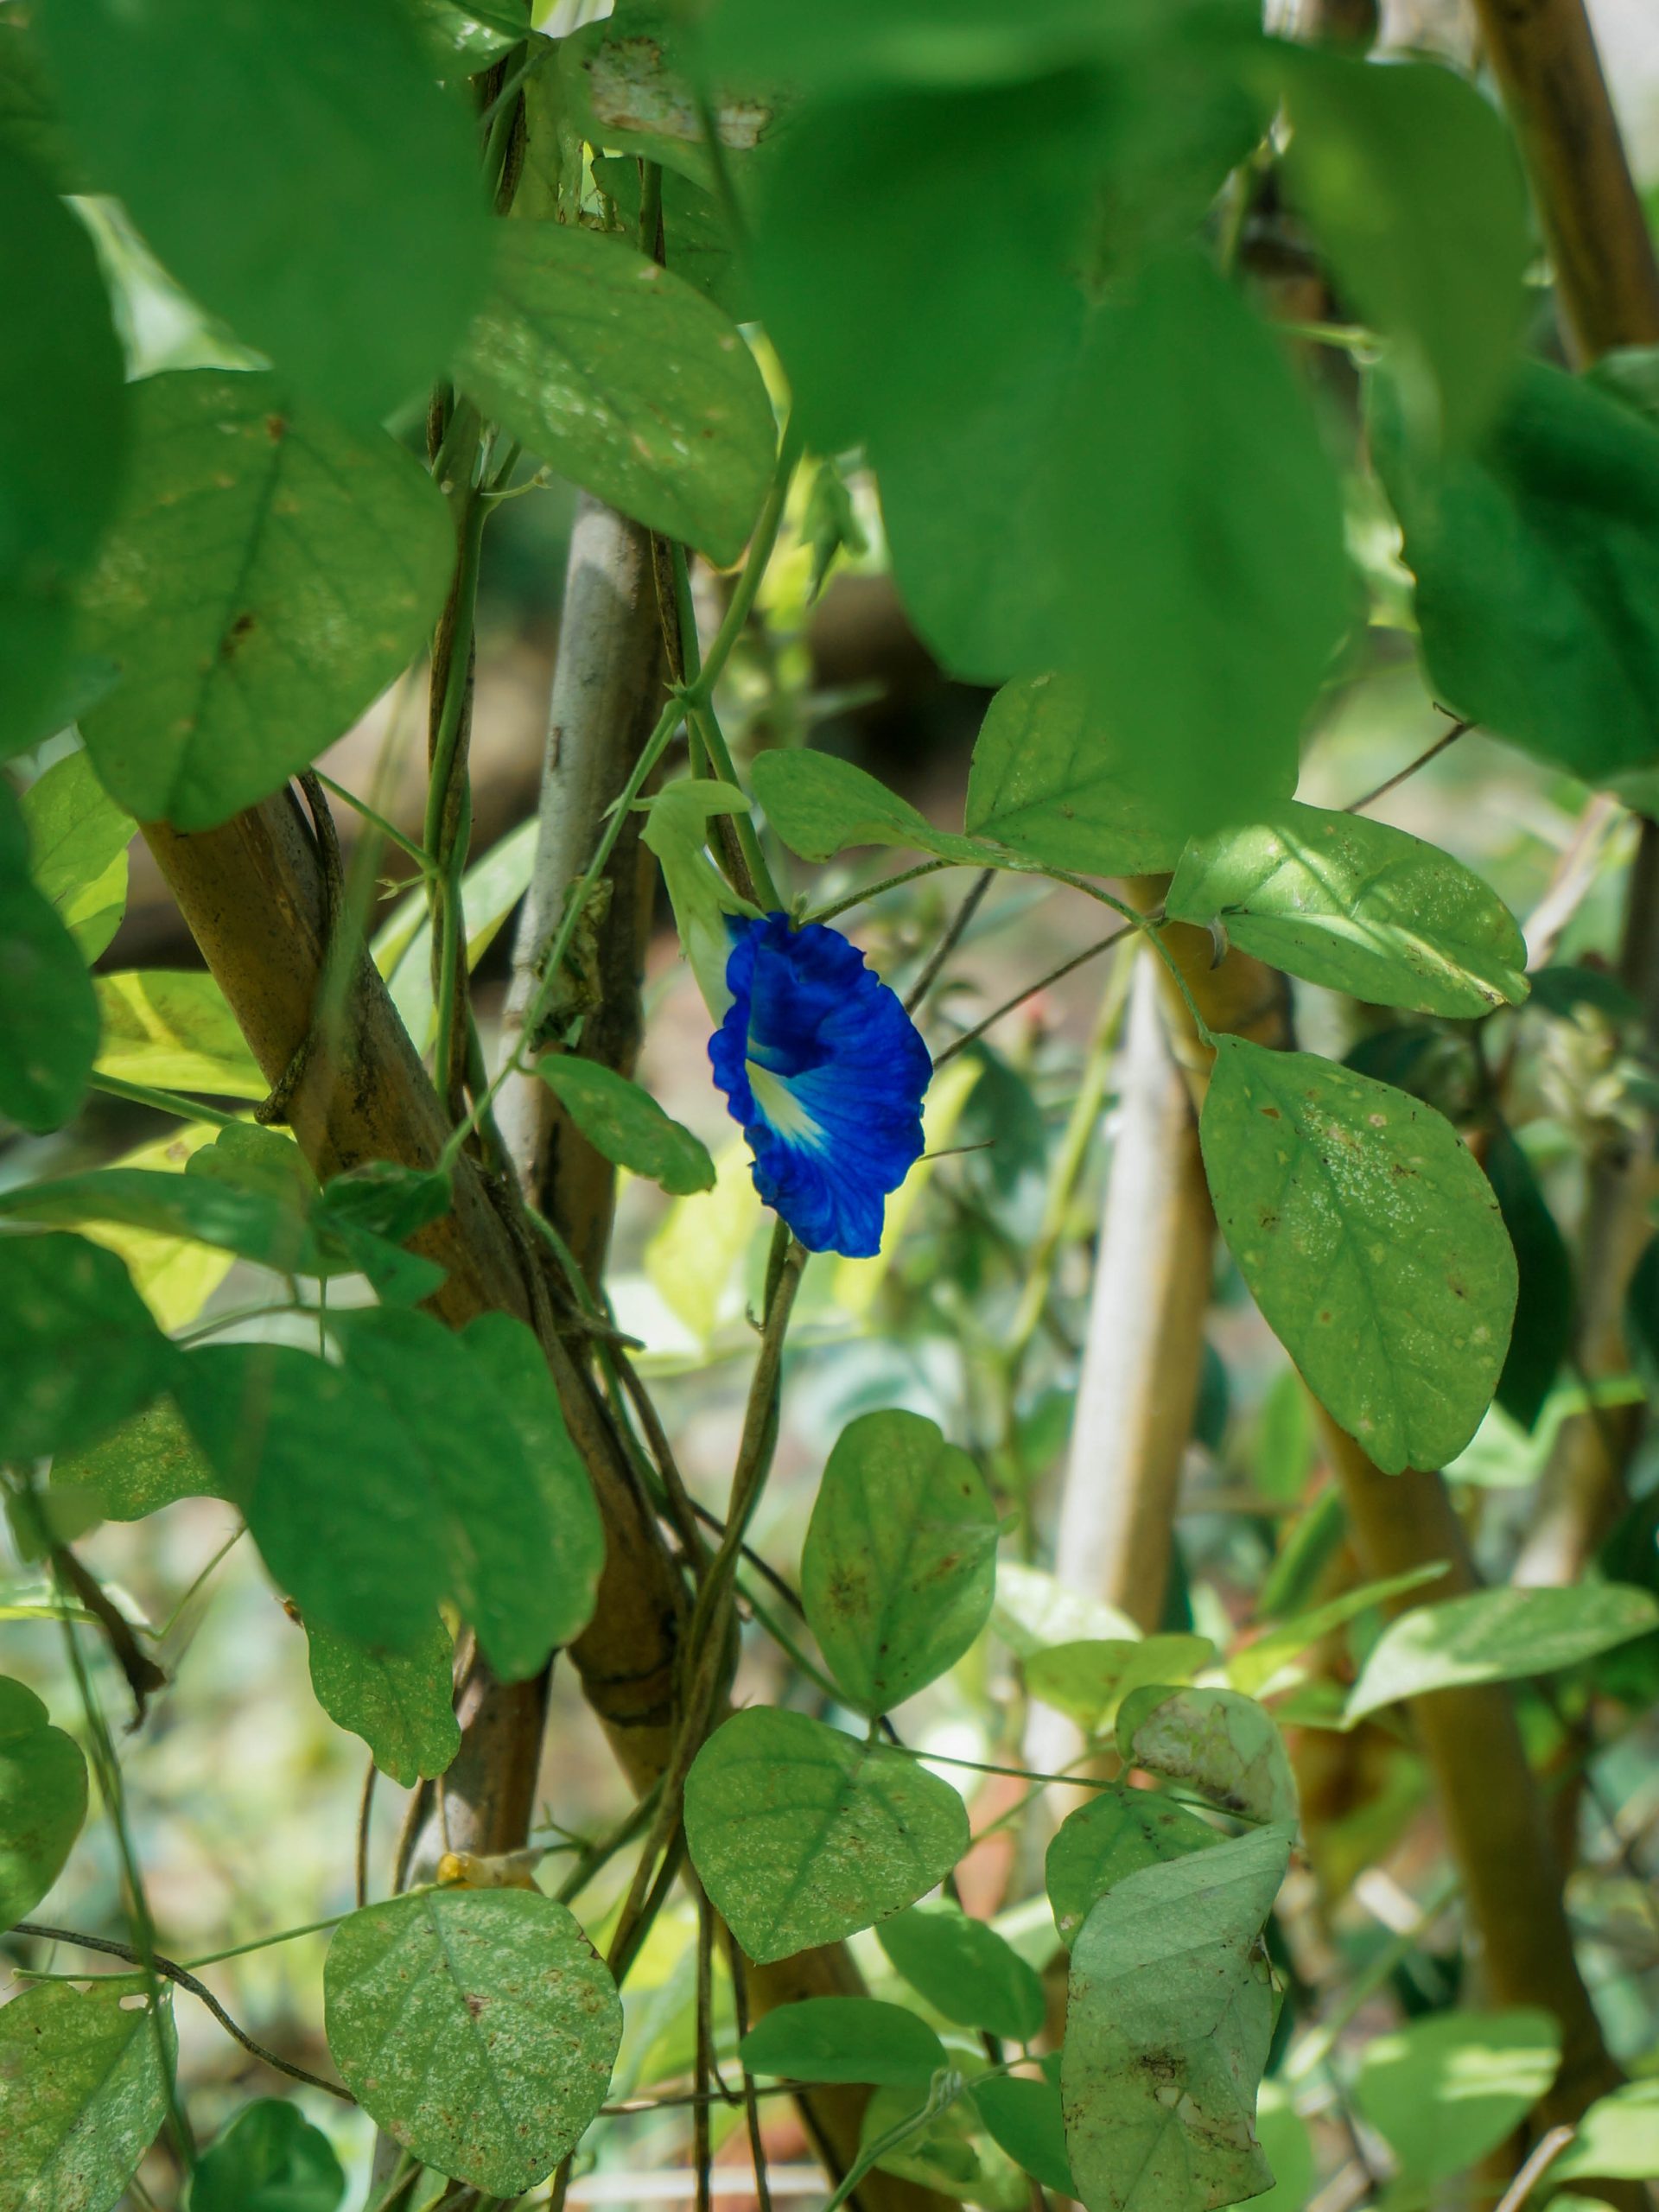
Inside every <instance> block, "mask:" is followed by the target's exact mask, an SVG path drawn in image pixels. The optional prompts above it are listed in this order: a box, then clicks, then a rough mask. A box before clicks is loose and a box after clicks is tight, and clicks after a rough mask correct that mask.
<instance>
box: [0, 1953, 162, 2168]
mask: <svg viewBox="0 0 1659 2212" xmlns="http://www.w3.org/2000/svg"><path fill="white" fill-rule="evenodd" d="M158 2026H159V2031H160V2032H159V2035H158V2032H157V2030H158ZM158 2044H162V2045H164V2046H165V2049H166V2051H167V2059H166V2064H167V2067H168V2069H169V2070H170V2069H171V2067H172V2065H173V2061H174V2053H175V2048H176V2044H175V2036H174V2031H173V2010H172V2006H171V2005H170V2003H169V2002H168V1996H167V1994H166V1993H165V1992H164V1993H163V1995H162V2014H161V2019H160V2022H159V2023H157V2022H156V2020H155V2019H154V2018H152V2017H151V2014H150V2011H149V2003H148V2001H147V2000H146V1999H144V1993H143V1982H142V1981H140V1980H136V1979H134V1978H132V1977H130V1976H129V1975H125V1974H111V1975H109V1976H107V1977H106V1978H105V1979H104V1980H99V1981H95V1982H94V1983H93V1984H92V1986H91V1987H90V1988H89V1989H86V1990H84V1991H83V1990H79V1989H77V1988H75V1987H74V1986H73V1984H72V1983H70V1982H65V1981H56V1982H44V1983H42V1984H41V1985H40V1986H38V1987H36V1988H34V1989H27V1990H25V1991H24V1992H23V1993H22V1996H21V1997H14V1998H13V1999H12V2000H11V2001H10V2004H8V2005H5V2006H4V2007H3V2008H0V2204H3V2205H4V2206H6V2207H7V2208H8V2212H13V2208H16V2212H23V2208H25V2207H27V2208H28V2212H35V2208H36V2207H39V2208H40V2212H48V2208H49V2209H50V2212H94V2208H95V2207H99V2208H102V2207H107V2206H109V2205H112V2204H113V2203H114V2202H116V2200H117V2198H118V2197H119V2196H120V2195H121V2193H122V2191H123V2190H124V2189H125V2188H126V2186H127V2183H129V2182H130V2180H131V2178H132V2177H133V2175H134V2174H135V2173H136V2172H137V2170H138V2161H139V2160H140V2159H141V2158H143V2155H144V2152H146V2151H147V2150H148V2149H149V2145H151V2143H152V2142H153V2141H154V2140H155V2139H156V2130H157V2129H158V2128H159V2127H160V2126H161V2124H162V2115H163V2114H164V2113H165V2112H166V2110H167V2082H166V2075H164V2073H163V2071H162V2051H161V2049H160V2048H158Z"/></svg>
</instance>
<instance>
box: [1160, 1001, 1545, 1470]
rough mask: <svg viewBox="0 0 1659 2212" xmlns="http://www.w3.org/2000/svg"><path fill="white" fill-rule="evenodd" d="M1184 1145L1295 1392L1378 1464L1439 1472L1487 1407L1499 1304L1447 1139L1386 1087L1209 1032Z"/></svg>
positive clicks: (1491, 1265)
mask: <svg viewBox="0 0 1659 2212" xmlns="http://www.w3.org/2000/svg"><path fill="white" fill-rule="evenodd" d="M1199 1135H1200V1137H1201V1139H1202V1141H1203V1146H1204V1164H1205V1173H1207V1174H1208V1176H1209V1179H1210V1191H1211V1196H1212V1197H1213V1198H1214V1199H1215V1202H1216V1217H1217V1220H1218V1221H1219V1223H1220V1224H1221V1230H1222V1234H1223V1235H1224V1236H1225V1237H1226V1239H1227V1243H1228V1245H1229V1247H1230V1249H1231V1251H1232V1255H1233V1257H1234V1258H1235V1259H1236V1261H1237V1262H1238V1264H1239V1268H1240V1270H1241V1272H1242V1273H1243V1277H1244V1280H1245V1281H1246V1282H1247V1283H1248V1284H1249V1287H1250V1289H1251V1290H1252V1292H1253V1293H1254V1294H1255V1301H1256V1304H1257V1305H1258V1306H1260V1307H1261V1308H1262V1313H1263V1314H1264V1315H1265V1317H1266V1319H1267V1321H1268V1325H1269V1326H1270V1327H1271V1328H1272V1329H1273V1331H1274V1334H1275V1335H1276V1336H1277V1337H1278V1338H1279V1339H1280V1341H1281V1343H1282V1344H1283V1345H1284V1347H1285V1349H1286V1351H1288V1352H1289V1354H1290V1356H1291V1357H1292V1358H1293V1359H1294V1361H1295V1362H1296V1364H1297V1365H1298V1367H1300V1370H1301V1371H1302V1374H1303V1376H1305V1378H1306V1382H1307V1384H1308V1387H1309V1388H1310V1389H1312V1390H1313V1392H1314V1394H1315V1395H1316V1396H1317V1397H1318V1398H1319V1401H1320V1402H1321V1403H1322V1404H1323V1405H1324V1406H1325V1408H1326V1409H1327V1411H1328V1412H1329V1413H1330V1414H1331V1415H1332V1419H1333V1420H1335V1421H1339V1422H1340V1423H1341V1425H1342V1427H1344V1428H1345V1429H1346V1430H1347V1431H1348V1432H1349V1433H1350V1434H1351V1436H1355V1437H1357V1439H1358V1440H1359V1441H1360V1443H1361V1444H1362V1445H1363V1446H1364V1448H1365V1450H1366V1451H1367V1452H1369V1453H1370V1456H1371V1458H1372V1459H1374V1460H1375V1461H1376V1465H1378V1466H1379V1467H1381V1468H1383V1470H1384V1471H1386V1472H1388V1473H1389V1474H1398V1473H1399V1471H1401V1469H1402V1467H1439V1466H1441V1465H1444V1464H1445V1462H1446V1460H1447V1459H1451V1458H1452V1457H1453V1456H1454V1454H1456V1453H1457V1452H1460V1451H1461V1450H1462V1449H1463V1447H1464V1446H1465V1444H1466V1443H1467V1442H1468V1441H1469V1439H1470V1438H1471V1436H1472V1435H1473V1434H1474V1433H1475V1430H1476V1428H1477V1427H1478V1425H1479V1422H1480V1418H1481V1415H1482V1414H1484V1412H1485V1410H1486V1408H1487V1407H1488V1406H1489V1405H1490V1404H1491V1398H1492V1393H1493V1391H1494V1389H1496V1388H1497V1378H1498V1376H1499V1375H1500V1374H1501V1373H1502V1371H1503V1356H1504V1351H1505V1349H1506V1347H1507V1345H1508V1344H1509V1339H1510V1321H1511V1319H1513V1316H1514V1313H1515V1300H1516V1264H1515V1253H1514V1251H1513V1249H1511V1247H1510V1240H1509V1236H1508V1234H1507V1232H1506V1231H1505V1230H1504V1227H1503V1217H1502V1216H1501V1215H1500V1213H1499V1211H1498V1206H1497V1198H1496V1197H1495V1195H1494V1194H1493V1191H1492V1187H1491V1184H1490V1183H1488V1181H1487V1180H1486V1178H1485V1177H1484V1175H1483V1174H1482V1173H1481V1172H1480V1169H1479V1167H1478V1166H1477V1165H1476V1163H1475V1160H1474V1159H1473V1157H1472V1155H1471V1154H1470V1152H1469V1151H1468V1150H1467V1148H1466V1147H1465V1146H1464V1144H1463V1143H1462V1142H1461V1141H1460V1140H1459V1136H1458V1133H1457V1131H1456V1130H1455V1129H1454V1128H1452V1125H1451V1123H1450V1122H1447V1121H1446V1119H1445V1118H1444V1117H1443V1116H1441V1115H1440V1114H1437V1113H1436V1112H1435V1111H1434V1109H1433V1107H1430V1106H1426V1105H1424V1104H1423V1103H1421V1101H1420V1100H1418V1099H1415V1098H1412V1097H1409V1096H1408V1095H1407V1094H1406V1093H1405V1092H1404V1091H1402V1090H1395V1089H1394V1088H1393V1087H1392V1085H1390V1084H1385V1083H1375V1082H1373V1081H1372V1080H1371V1079H1370V1077H1368V1076H1362V1075H1356V1074H1354V1073H1353V1072H1352V1071H1351V1070H1350V1069H1348V1068H1343V1067H1338V1066H1337V1065H1334V1063H1332V1061H1330V1060H1323V1059H1319V1058H1316V1057H1315V1056H1314V1055H1313V1053H1311V1052H1268V1050H1267V1049H1266V1048H1265V1047H1263V1046H1260V1045H1251V1044H1248V1043H1246V1042H1245V1041H1244V1039H1243V1038H1238V1037H1223V1038H1221V1039H1218V1049H1217V1058H1216V1066H1215V1073H1214V1075H1213V1076H1212V1077H1211V1084H1210V1090H1209V1094H1208V1096H1207V1097H1206V1098H1205V1105H1204V1114H1203V1117H1202V1120H1201V1122H1200V1124H1199Z"/></svg>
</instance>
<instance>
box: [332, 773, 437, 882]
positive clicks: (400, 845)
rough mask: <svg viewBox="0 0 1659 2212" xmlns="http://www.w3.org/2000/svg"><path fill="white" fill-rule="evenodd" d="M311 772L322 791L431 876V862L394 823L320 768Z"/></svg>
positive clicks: (413, 841) (423, 872)
mask: <svg viewBox="0 0 1659 2212" xmlns="http://www.w3.org/2000/svg"><path fill="white" fill-rule="evenodd" d="M312 772H313V774H314V775H315V777H316V779H317V781H318V782H319V783H320V784H321V785H322V788H323V789H324V791H332V792H333V793H334V797H335V798H342V799H344V800H345V802H346V805H347V806H349V807H350V808H351V810H352V811H353V813H354V814H360V815H361V816H362V817H363V819H364V820H365V822H367V823H372V826H373V827H374V828H375V829H378V831H379V832H380V835H381V836H383V837H384V838H385V841H386V842H387V843H388V844H389V845H396V846H397V849H398V851H399V852H400V853H402V854H404V855H405V856H406V857H407V858H408V859H410V860H411V861H414V863H415V865H416V868H419V869H420V870H421V872H422V874H427V875H429V874H431V871H432V863H431V861H429V859H428V858H427V855H426V854H425V852H424V851H423V849H422V848H421V847H420V846H419V845H417V844H416V842H415V840H414V839H413V838H412V837H405V836H404V833H403V831H402V830H401V829H398V828H397V826H396V824H395V823H391V822H388V821H387V819H386V817H385V815H384V814H381V813H379V812H378V810H376V809H375V808H374V807H372V806H371V805H370V804H369V803H368V801H367V800H366V799H362V798H359V797H358V795H357V793H356V792H355V791H347V790H346V786H345V785H344V784H337V783H336V782H335V781H334V778H333V777H332V776H325V775H324V774H323V772H322V771H321V768H317V769H314V770H313V771H312Z"/></svg>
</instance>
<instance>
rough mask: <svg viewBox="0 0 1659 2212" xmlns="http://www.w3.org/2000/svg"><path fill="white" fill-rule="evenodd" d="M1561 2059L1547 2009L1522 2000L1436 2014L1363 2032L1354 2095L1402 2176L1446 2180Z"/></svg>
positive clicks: (1506, 2128) (1530, 2098)
mask: <svg viewBox="0 0 1659 2212" xmlns="http://www.w3.org/2000/svg"><path fill="white" fill-rule="evenodd" d="M1560 2061H1561V2030H1560V2023H1559V2021H1557V2020H1556V2018H1554V2015H1553V2014H1552V2013H1549V2012H1541V2011H1538V2010H1535V2009H1534V2008H1533V2007H1531V2006H1528V2005H1517V2006H1516V2007H1514V2008H1513V2009H1511V2010H1510V2011H1507V2012H1463V2011H1461V2010H1458V2011H1453V2012H1438V2013H1435V2014H1434V2015H1433V2017H1432V2018H1428V2019H1421V2020H1413V2021H1412V2022H1411V2023H1410V2024H1408V2026H1406V2027H1404V2028H1399V2029H1395V2031H1393V2032H1392V2033H1385V2034H1383V2035H1379V2036H1373V2037H1370V2040H1369V2041H1368V2042H1367V2043H1366V2044H1365V2047H1364V2049H1363V2051H1362V2052H1361V2053H1360V2057H1359V2063H1358V2065H1357V2068H1356V2069H1355V2072H1354V2086H1353V2097H1354V2102H1355V2104H1356V2105H1357V2107H1359V2111H1360V2114H1361V2116H1362V2118H1363V2119H1364V2120H1368V2121H1369V2122H1370V2125H1371V2126H1373V2127H1374V2128H1376V2131H1377V2133H1378V2134H1379V2135H1381V2136H1382V2137H1383V2139H1384V2140H1385V2141H1386V2142H1387V2144H1388V2145H1389V2149H1390V2150H1391V2151H1392V2152H1394V2154H1395V2157H1396V2158H1398V2159H1399V2161H1400V2165H1401V2169H1402V2175H1403V2176H1407V2177H1409V2178H1410V2180H1411V2181H1413V2182H1414V2183H1419V2184H1421V2183H1425V2182H1442V2181H1450V2180H1451V2179H1452V2177H1453V2176H1454V2175H1456V2174H1466V2173H1467V2172H1469V2171H1470V2170H1471V2168H1472V2167H1474V2166H1477V2165H1478V2164H1479V2163H1480V2161H1481V2159H1483V2158H1484V2157H1485V2156H1486V2154H1487V2152H1489V2151H1495V2150H1497V2146H1498V2145H1499V2144H1500V2143H1502V2142H1503V2140H1504V2139H1505V2138H1506V2137H1507V2136H1510V2135H1512V2134H1513V2133H1514V2132H1515V2130H1516V2128H1517V2127H1519V2126H1520V2125H1521V2123H1522V2120H1524V2119H1525V2118H1526V2116H1527V2114H1528V2113H1529V2112H1530V2111H1531V2109H1532V2107H1533V2106H1534V2105H1535V2104H1536V2103H1537V2101H1538V2100H1539V2098H1540V2097H1541V2096H1542V2095H1543V2094H1544V2092H1545V2090H1546V2089H1548V2087H1549V2085H1550V2083H1551V2082H1553V2081H1554V2079H1555V2072H1556V2069H1557V2068H1558V2067H1559V2066H1560ZM1596 2171H1598V2172H1605V2171H1607V2170H1606V2169H1605V2167H1598V2168H1597V2169H1596Z"/></svg>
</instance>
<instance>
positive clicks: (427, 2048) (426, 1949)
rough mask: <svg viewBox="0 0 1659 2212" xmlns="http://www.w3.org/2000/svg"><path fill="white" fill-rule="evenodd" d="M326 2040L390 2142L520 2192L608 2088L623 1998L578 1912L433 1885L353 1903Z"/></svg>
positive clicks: (500, 2190)
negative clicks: (359, 1908)
mask: <svg viewBox="0 0 1659 2212" xmlns="http://www.w3.org/2000/svg"><path fill="white" fill-rule="evenodd" d="M323 2003H324V2008H325V2020H326V2024H327V2035H328V2048H329V2050H330V2051H331V2052H332V2053H333V2055H334V2063H335V2064H336V2065H337V2066H338V2067H339V2068H340V2073H341V2075H342V2076H343V2077H344V2079H345V2081H346V2084H347V2086H348V2087H349V2088H351V2090H352V2092H353V2094H354V2095H355V2096H356V2097H357V2099H358V2101H359V2103H360V2104H361V2105H362V2106H363V2108H364V2110H365V2112H367V2113H368V2114H369V2115H370V2117H371V2118H372V2119H373V2120H377V2121H378V2123H379V2125H380V2126H382V2127H383V2128H385V2131H386V2133H387V2134H389V2135H390V2136H391V2137H392V2138H393V2139H394V2140H396V2141H397V2142H399V2143H401V2144H403V2145H404V2147H405V2148H406V2149H408V2150H410V2151H412V2152H414V2154H415V2156H416V2158H419V2159H421V2160H422V2161H423V2163H424V2164H427V2165H429V2166H431V2167H433V2168H434V2169H435V2171H437V2172H439V2173H442V2174H448V2175H449V2176H451V2177H452V2178H454V2180H456V2181H464V2182H470V2183H472V2184H473V2185H474V2187H475V2188H477V2189H480V2190H485V2191H486V2192H487V2193H488V2194H489V2195H491V2196H505V2197H516V2196H521V2195H522V2194H523V2192H524V2190H527V2189H530V2188H531V2187H533V2186H534V2184H535V2183H537V2182H538V2181H540V2180H541V2179H543V2177H544V2176H545V2175H547V2174H549V2173H550V2172H551V2171H552V2170H553V2168H554V2167H555V2166H556V2165H557V2164H558V2163H559V2161H560V2159H561V2158H563V2157H564V2155H565V2153H566V2152H567V2151H570V2150H573V2149H574V2148H575V2145H576V2144H577V2143H578V2142H579V2141H580V2140H581V2139H582V2133H583V2131H584V2130H585V2129H586V2127H587V2126H588V2122H589V2121H590V2120H592V2119H593V2117H594V2113H596V2112H597V2111H598V2110H599V2107H600V2106H601V2104H602V2103H603V2101H604V2098H605V2092H606V2090H607V2088H608V2087H609V2086H610V2079H611V2069H612V2067H613V2065H614V2064H615V2063H616V2053H617V2046H618V2044H620V2041H621V2038H622V2006H621V2004H620V2000H619V1999H618V1997H617V1993H616V1986H615V1984H614V1983H613V1981H612V1980H611V1977H610V1974H609V1972H608V1971H607V1968H606V1967H605V1965H604V1962H603V1961H601V1959H600V1958H599V1957H598V1955H596V1953H595V1952H594V1948H593V1947H592V1945H591V1944H590V1943H589V1942H588V1938H587V1937H586V1936H584V1935H583V1934H582V1929H581V1927H580V1926H579V1925H578V1923H577V1922H576V1920H575V1917H574V1916H573V1915H572V1914H571V1913H569V1911H567V1910H566V1909H565V1907H564V1906H563V1905H562V1904H555V1902H554V1901H553V1899H552V1898H551V1897H543V1896H542V1895H541V1894H540V1893H539V1892H538V1891H531V1890H465V1889H454V1890H426V1891H420V1892H418V1893H417V1894H416V1895H414V1896H412V1897H393V1898H391V1899H389V1900H388V1902H387V1903H386V1904H378V1905H372V1906H371V1907H370V1908H369V1909H368V1910H366V1911H365V1912H354V1913H353V1915H352V1916H351V1917H350V1919H349V1920H346V1921H345V1922H343V1923H341V1925H340V1929H339V1930H338V1932H337V1933H336V1935H335V1936H334V1942H332V1943H331V1944H330V1946H329V1949H328V1963H327V1967H326V1969H325V1971H324V1976H323Z"/></svg>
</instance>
